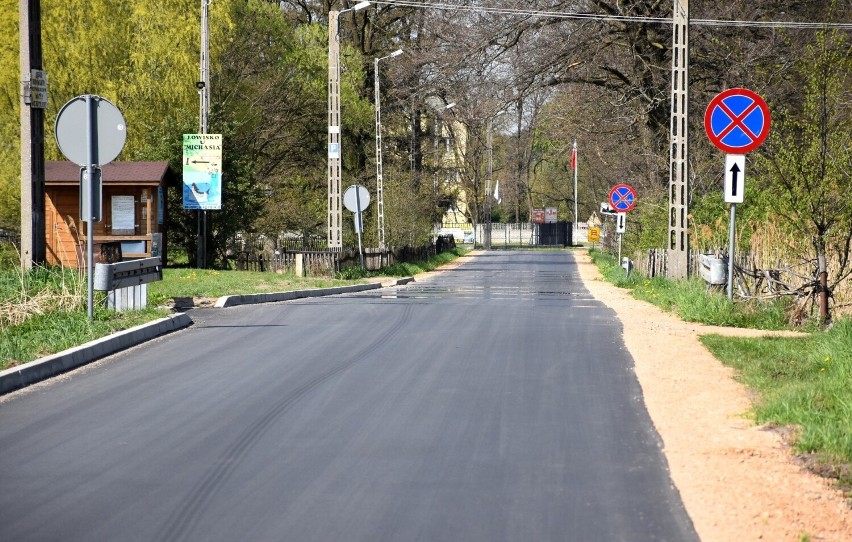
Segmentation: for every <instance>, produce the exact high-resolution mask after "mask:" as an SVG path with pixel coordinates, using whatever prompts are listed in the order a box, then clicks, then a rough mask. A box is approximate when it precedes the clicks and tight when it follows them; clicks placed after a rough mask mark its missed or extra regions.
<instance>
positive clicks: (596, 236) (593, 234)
mask: <svg viewBox="0 0 852 542" xmlns="http://www.w3.org/2000/svg"><path fill="white" fill-rule="evenodd" d="M600 238H601V229H600V228H597V227H591V228H589V242H590V243H592V244H595V243H597V242H598V241H599V240H600Z"/></svg>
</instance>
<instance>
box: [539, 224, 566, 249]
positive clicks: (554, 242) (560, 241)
mask: <svg viewBox="0 0 852 542" xmlns="http://www.w3.org/2000/svg"><path fill="white" fill-rule="evenodd" d="M533 244H534V245H535V246H540V247H559V246H561V247H568V246H571V245H573V244H574V240H573V223H571V222H550V223H546V224H536V225H535V229H534V230H533Z"/></svg>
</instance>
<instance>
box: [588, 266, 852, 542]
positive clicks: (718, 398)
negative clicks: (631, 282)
mask: <svg viewBox="0 0 852 542" xmlns="http://www.w3.org/2000/svg"><path fill="white" fill-rule="evenodd" d="M575 255H576V257H577V262H578V264H579V270H580V276H581V277H582V279H583V282H584V284H585V286H586V288H587V289H588V290H589V291H590V292H591V294H592V295H593V296H595V298H597V299H598V300H600V301H602V302H603V303H604V304H606V305H607V306H609V307H610V308H611V309H613V310H614V311H615V312H616V313H617V314H618V317H619V319H620V320H621V322H622V324H623V326H624V340H625V344H626V345H627V349H628V350H629V351H630V353H631V355H632V356H633V359H634V361H635V363H636V375H637V377H638V378H639V382H640V384H641V385H642V391H643V394H644V396H645V404H646V406H647V408H648V412H649V413H650V415H651V418H652V420H653V421H654V425H655V426H656V428H657V431H658V432H659V434H660V436H661V437H662V439H663V442H664V445H665V454H666V458H667V459H668V462H669V468H670V470H671V474H672V479H673V480H674V483H675V485H676V486H677V488H678V490H679V491H680V494H681V497H682V498H683V502H684V504H685V505H686V509H687V511H688V512H689V515H690V516H691V517H692V521H693V522H694V524H695V528H696V530H697V531H698V534H699V536H700V537H701V540H702V541H704V542H710V541H724V542H733V541H736V542H741V541H750V540H769V541H799V540H813V541H816V540H830V541H852V511H850V508H849V506H848V504H847V503H846V502H845V501H844V499H843V496H842V495H841V493H840V492H839V491H837V490H835V489H833V488H832V487H831V483H830V482H829V481H827V480H825V479H822V478H820V477H818V476H816V475H813V474H811V473H809V472H807V471H805V470H803V469H802V468H800V467H799V466H798V465H797V464H796V463H795V462H794V459H793V456H792V452H791V450H790V448H789V447H787V446H785V445H784V443H783V441H782V438H781V437H780V435H779V434H778V433H777V432H774V431H770V430H767V429H766V428H761V427H756V426H755V425H754V424H753V423H752V422H751V421H750V420H749V419H748V417H747V413H748V410H749V407H750V401H749V395H748V392H747V390H746V389H745V388H744V387H743V386H742V385H740V384H738V383H737V382H736V381H735V380H734V374H733V371H732V370H731V369H729V368H726V367H724V366H723V365H722V364H721V363H720V362H719V361H718V360H716V359H715V358H714V357H713V356H712V355H711V354H710V353H709V352H708V351H707V350H706V349H705V348H704V347H703V346H702V345H701V343H699V341H698V336H699V335H702V334H707V333H724V334H736V335H740V336H759V335H767V334H769V332H761V331H755V330H742V329H731V328H718V327H710V326H703V325H700V324H692V323H685V322H682V321H680V320H678V319H677V318H674V317H673V316H671V315H669V314H667V313H665V312H663V311H661V310H659V309H658V308H656V307H655V306H653V305H651V304H650V303H646V302H644V301H639V300H636V299H634V298H633V297H631V296H630V294H629V292H628V291H626V290H623V289H620V288H616V287H615V286H612V285H611V284H609V283H607V282H605V281H603V279H602V278H601V276H600V273H599V272H598V269H597V267H596V266H595V265H594V264H592V263H591V260H590V258H589V256H588V255H587V254H586V253H585V252H580V251H578V252H575Z"/></svg>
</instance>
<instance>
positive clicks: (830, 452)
mask: <svg viewBox="0 0 852 542" xmlns="http://www.w3.org/2000/svg"><path fill="white" fill-rule="evenodd" d="M701 342H702V343H703V344H704V345H705V346H706V347H707V348H708V349H709V350H710V352H712V353H713V355H714V356H716V357H717V358H718V359H719V360H721V361H722V362H723V363H724V364H726V365H729V366H731V367H733V368H734V369H736V370H737V374H738V378H739V379H740V380H741V381H742V382H743V383H744V384H746V385H747V386H748V387H750V388H751V389H753V390H755V391H757V392H758V394H759V396H760V398H759V400H757V401H756V402H755V405H754V417H755V421H756V422H757V423H760V424H769V425H771V426H776V427H781V428H786V429H792V435H791V436H792V438H791V443H792V445H793V447H794V449H795V450H796V451H797V452H798V453H800V454H802V456H803V459H805V460H806V463H807V465H808V467H809V468H811V469H812V470H814V471H815V472H818V473H819V474H822V475H825V476H830V477H833V478H837V479H838V480H840V482H841V484H842V486H843V487H844V489H845V491H847V495H849V494H850V493H849V492H850V491H852V320H850V319H844V320H841V321H838V322H836V323H835V324H834V325H833V326H832V327H831V328H830V329H828V330H827V331H824V332H817V333H813V334H811V335H809V336H807V337H805V338H786V337H785V338H780V337H775V338H759V339H746V338H732V337H722V336H719V335H707V336H704V337H701Z"/></svg>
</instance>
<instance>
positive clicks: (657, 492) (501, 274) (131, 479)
mask: <svg viewBox="0 0 852 542" xmlns="http://www.w3.org/2000/svg"><path fill="white" fill-rule="evenodd" d="M191 316H192V318H193V320H194V321H195V324H194V325H193V326H192V327H190V328H188V329H186V330H184V331H178V332H175V333H172V334H171V335H168V336H165V337H162V338H160V339H156V340H154V341H151V342H149V343H146V344H144V345H142V346H140V347H137V348H134V349H131V350H129V351H126V352H124V353H121V354H118V355H115V356H112V357H110V358H108V359H107V360H106V361H104V362H100V363H98V364H96V365H95V366H90V367H88V368H85V369H83V370H81V371H77V372H76V373H72V374H71V375H69V376H65V377H61V378H58V379H55V380H54V381H51V382H48V383H46V384H43V385H39V386H36V387H34V388H30V389H27V390H24V391H23V392H17V393H15V394H11V395H9V396H7V397H6V398H5V399H4V400H3V401H2V403H0V540H10V541H11V540H26V541H56V540H63V541H78V540H79V541H83V540H85V541H92V540H113V541H135V540H140V541H179V540H192V541H234V540H245V541H266V540H276V541H277V540H281V541H283V540H287V541H299V542H301V541H321V542H325V541H382V540H388V541H413V540H423V541H444V540H446V541H489V542H491V541H500V540H506V541H548V540H569V541H574V540H576V541H622V540H623V541H631V542H633V541H646V540H671V541H678V542H681V541H690V540H697V536H696V534H695V531H694V530H693V527H692V524H691V522H690V520H689V518H688V516H687V514H686V512H685V510H684V508H683V505H682V503H681V501H680V498H679V496H678V494H677V491H676V490H675V489H674V488H673V487H672V483H671V480H670V478H669V474H668V470H667V467H666V462H665V458H664V457H663V454H662V451H661V449H660V448H661V443H660V441H659V437H658V436H657V434H656V432H655V431H654V429H653V426H652V424H651V421H650V419H649V417H648V414H647V412H646V411H645V408H644V405H643V402H642V396H641V390H640V388H639V385H638V382H637V380H636V378H635V375H634V373H633V370H632V359H631V357H630V355H629V353H628V352H627V351H626V350H625V348H624V345H623V342H622V337H621V326H620V324H619V322H618V320H617V319H616V316H615V314H614V313H613V312H612V311H610V310H609V309H608V308H606V307H605V306H604V305H602V304H601V303H600V302H598V301H596V300H595V299H593V298H592V297H591V296H590V295H589V294H588V292H587V291H586V290H585V288H584V287H583V285H582V282H581V281H580V278H579V275H578V273H577V268H576V264H575V261H574V258H573V256H572V255H571V254H570V253H569V252H565V251H549V252H540V251H512V252H501V251H493V252H487V253H483V254H482V255H479V256H476V257H474V258H471V259H469V260H468V261H467V262H466V263H464V264H462V265H460V266H459V267H457V268H455V269H452V270H447V271H445V272H442V273H440V274H437V275H434V276H431V277H430V278H427V279H421V280H418V281H417V282H415V283H411V284H409V285H406V286H399V287H394V288H385V289H381V290H375V291H370V292H365V293H359V294H348V295H341V296H335V297H330V298H312V299H305V300H299V301H291V302H285V303H270V304H264V305H253V306H241V307H235V308H228V309H203V310H201V309H196V310H194V311H192V313H191Z"/></svg>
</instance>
